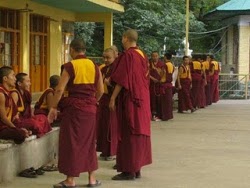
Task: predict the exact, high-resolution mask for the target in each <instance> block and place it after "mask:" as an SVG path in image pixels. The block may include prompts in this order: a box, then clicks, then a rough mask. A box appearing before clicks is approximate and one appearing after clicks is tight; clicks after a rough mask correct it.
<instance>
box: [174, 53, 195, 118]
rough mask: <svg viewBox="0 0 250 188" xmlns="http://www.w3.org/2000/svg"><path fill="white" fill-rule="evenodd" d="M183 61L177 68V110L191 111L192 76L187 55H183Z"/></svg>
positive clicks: (181, 111)
mask: <svg viewBox="0 0 250 188" xmlns="http://www.w3.org/2000/svg"><path fill="white" fill-rule="evenodd" d="M182 59H183V63H182V65H180V67H179V69H178V78H177V83H178V112H179V113H183V111H187V110H191V113H193V112H194V111H195V109H194V108H193V105H192V102H191V96H190V94H191V91H190V89H191V88H192V78H191V73H190V68H189V57H188V56H183V58H182Z"/></svg>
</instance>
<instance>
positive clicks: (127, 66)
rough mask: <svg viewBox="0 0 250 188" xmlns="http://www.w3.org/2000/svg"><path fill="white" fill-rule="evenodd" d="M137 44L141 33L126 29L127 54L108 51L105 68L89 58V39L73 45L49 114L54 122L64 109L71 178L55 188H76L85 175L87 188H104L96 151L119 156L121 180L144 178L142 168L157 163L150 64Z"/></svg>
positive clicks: (66, 169)
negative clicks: (154, 160) (98, 175)
mask: <svg viewBox="0 0 250 188" xmlns="http://www.w3.org/2000/svg"><path fill="white" fill-rule="evenodd" d="M137 40H138V33H137V31H136V30H133V29H129V30H127V31H125V32H124V34H123V36H122V45H123V47H124V51H123V52H122V53H120V54H118V50H117V49H115V48H114V46H111V47H110V48H107V49H105V50H104V52H103V60H104V64H103V65H101V66H100V67H98V66H97V65H96V64H95V63H94V62H92V61H91V60H90V59H88V58H87V57H86V55H85V53H86V46H85V43H84V41H82V40H80V39H74V40H73V41H72V42H71V44H70V55H71V57H72V59H73V60H72V61H70V62H68V63H65V64H63V65H62V68H61V70H62V72H61V77H60V81H59V84H58V85H57V87H56V89H55V92H54V96H53V100H52V105H51V108H50V112H49V114H48V119H49V122H52V121H53V120H54V119H56V118H57V112H58V108H60V113H61V123H60V134H59V159H58V169H59V172H61V173H63V174H65V175H66V179H65V180H63V181H62V182H60V183H58V184H56V185H54V187H75V186H76V182H75V177H78V176H79V175H80V173H82V172H88V184H87V187H96V186H100V185H101V181H99V180H97V179H96V177H95V174H94V172H95V170H97V168H98V163H97V153H96V151H99V152H101V156H102V157H104V158H105V160H113V159H114V158H116V165H115V167H116V169H117V172H119V173H118V174H117V175H115V176H113V177H112V180H116V181H119V180H135V179H137V178H141V168H142V167H143V166H145V165H148V164H151V163H152V151H151V137H150V134H151V133H150V121H151V112H150V97H149V73H148V60H147V56H146V55H145V54H144V53H143V52H142V50H140V49H139V48H138V47H137ZM65 93H67V96H65ZM62 96H63V97H62Z"/></svg>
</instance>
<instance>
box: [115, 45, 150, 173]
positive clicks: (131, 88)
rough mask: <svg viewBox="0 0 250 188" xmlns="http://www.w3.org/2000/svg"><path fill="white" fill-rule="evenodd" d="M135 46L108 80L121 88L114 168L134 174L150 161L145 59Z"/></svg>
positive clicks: (116, 66)
mask: <svg viewBox="0 0 250 188" xmlns="http://www.w3.org/2000/svg"><path fill="white" fill-rule="evenodd" d="M136 50H138V49H137V48H129V49H128V50H126V51H125V52H124V53H123V54H121V55H120V56H119V57H118V61H117V62H116V64H115V67H114V70H113V72H112V74H111V80H112V81H113V82H115V83H116V84H119V85H121V86H122V87H123V88H122V90H121V92H120V93H119V95H118V98H117V114H118V126H119V128H118V136H119V140H118V147H117V171H118V172H131V173H135V172H137V171H139V170H140V169H141V167H142V166H144V165H147V164H150V163H152V152H151V141H150V120H151V114H150V101H149V100H150V99H149V81H148V75H147V74H148V66H147V59H146V58H145V57H143V56H142V54H141V53H139V52H138V51H136Z"/></svg>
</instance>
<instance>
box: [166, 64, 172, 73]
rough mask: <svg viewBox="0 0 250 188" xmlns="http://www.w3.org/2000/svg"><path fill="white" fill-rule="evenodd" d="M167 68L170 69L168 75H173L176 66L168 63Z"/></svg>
mask: <svg viewBox="0 0 250 188" xmlns="http://www.w3.org/2000/svg"><path fill="white" fill-rule="evenodd" d="M166 66H167V68H168V73H170V74H172V73H173V72H174V65H173V64H172V63H171V62H167V63H166Z"/></svg>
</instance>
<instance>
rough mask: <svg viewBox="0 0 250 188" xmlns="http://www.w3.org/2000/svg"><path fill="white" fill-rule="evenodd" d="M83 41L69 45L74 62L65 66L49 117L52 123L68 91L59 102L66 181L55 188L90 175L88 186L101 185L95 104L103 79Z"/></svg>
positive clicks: (62, 166) (61, 169) (62, 169)
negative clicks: (81, 174) (95, 172)
mask: <svg viewBox="0 0 250 188" xmlns="http://www.w3.org/2000/svg"><path fill="white" fill-rule="evenodd" d="M85 51H86V46H85V43H84V41H83V40H80V39H74V40H73V41H72V42H71V43H70V55H71V57H72V59H73V60H72V61H71V62H68V63H65V64H63V65H62V73H61V78H60V81H59V84H58V86H57V87H56V90H55V94H54V97H53V103H52V107H51V108H50V112H49V115H48V119H49V121H50V122H51V121H53V120H55V119H56V117H57V106H58V103H59V100H60V99H61V97H62V95H63V93H64V90H65V88H67V91H68V96H67V97H64V98H63V99H62V100H61V101H60V110H61V113H62V119H61V125H60V133H59V159H58V169H59V172H61V173H63V174H65V175H66V180H64V181H62V182H61V183H59V184H57V185H54V187H69V186H75V185H76V183H75V177H79V175H80V173H82V172H88V175H89V176H88V185H87V187H95V186H99V185H100V184H101V182H100V181H98V180H96V178H95V175H94V171H95V170H97V168H98V165H97V156H96V104H97V102H98V101H99V99H100V98H101V96H102V94H103V80H102V75H101V72H100V70H99V68H98V66H97V65H95V64H94V63H93V62H92V61H91V60H90V59H87V58H86V56H85Z"/></svg>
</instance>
